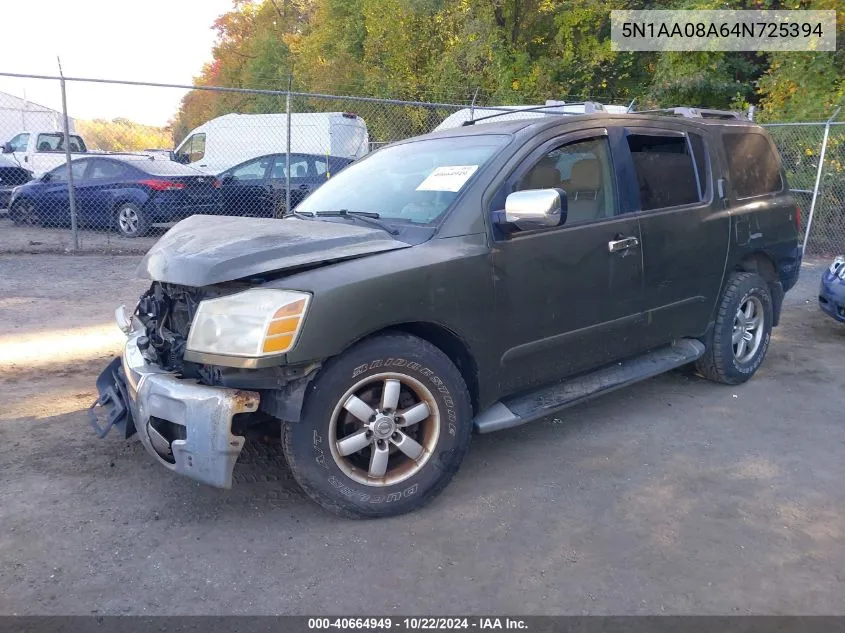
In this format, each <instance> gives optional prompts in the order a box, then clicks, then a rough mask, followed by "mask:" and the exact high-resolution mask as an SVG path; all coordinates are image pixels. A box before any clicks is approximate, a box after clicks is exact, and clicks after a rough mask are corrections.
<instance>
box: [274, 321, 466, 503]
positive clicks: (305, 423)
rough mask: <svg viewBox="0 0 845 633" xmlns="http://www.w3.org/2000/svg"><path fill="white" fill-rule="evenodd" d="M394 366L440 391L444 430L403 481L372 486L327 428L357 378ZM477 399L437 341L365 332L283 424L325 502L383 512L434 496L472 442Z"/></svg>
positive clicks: (299, 476)
mask: <svg viewBox="0 0 845 633" xmlns="http://www.w3.org/2000/svg"><path fill="white" fill-rule="evenodd" d="M385 371H389V372H392V373H397V374H404V375H408V376H410V377H412V378H415V379H416V380H418V381H421V382H423V383H424V384H425V385H426V386H427V388H428V389H429V390H430V391H431V392H432V394H433V395H434V397H435V400H436V403H437V406H438V409H439V414H440V434H439V437H438V439H437V444H436V445H435V448H434V451H433V454H432V455H431V457H430V458H429V459H428V461H427V462H426V463H425V465H424V466H422V468H421V469H420V470H419V471H418V472H417V473H415V474H414V475H412V476H411V477H409V478H408V479H406V480H404V481H400V482H398V483H396V484H395V485H389V486H384V487H375V486H368V485H366V484H363V483H360V482H357V481H355V480H353V479H351V478H350V477H349V476H348V475H346V474H345V473H344V472H343V471H342V470H341V468H340V467H339V466H338V465H337V464H336V463H335V460H334V458H333V457H332V455H331V451H330V448H329V442H330V441H334V439H333V438H330V437H329V436H328V431H329V425H330V419H331V415H332V411H333V410H334V408H335V406H336V405H337V404H338V401H339V399H340V398H341V397H342V396H343V394H344V393H345V392H346V390H347V389H349V388H350V387H351V386H352V385H354V384H355V383H356V382H358V381H360V380H362V379H363V378H366V377H367V376H369V375H376V374H379V373H383V372H385ZM471 433H472V405H471V403H470V397H469V393H468V392H467V388H466V384H465V383H464V380H463V377H462V376H461V374H460V372H459V371H458V369H457V368H456V367H455V365H454V364H452V362H451V361H450V360H449V358H448V357H447V356H446V355H445V354H444V353H443V352H442V351H441V350H440V349H438V348H437V347H435V346H434V345H432V344H431V343H428V342H427V341H424V340H422V339H419V338H417V337H415V336H411V335H409V334H404V333H391V334H385V335H381V336H378V337H374V338H370V339H366V340H364V341H362V342H360V343H358V344H357V345H355V346H354V347H352V348H350V349H349V350H347V351H346V352H344V353H343V354H341V355H340V356H338V357H337V358H334V359H332V360H331V361H329V362H328V363H326V365H325V366H324V367H323V368H322V369H321V370H320V373H319V375H318V376H317V377H316V378H315V379H314V381H313V382H312V383H311V384H310V385H309V387H308V392H307V393H306V396H305V402H304V405H303V412H302V418H301V420H300V422H296V423H289V424H285V425H284V428H283V430H282V446H283V448H284V452H285V457H286V459H287V461H288V465H289V466H290V469H291V472H292V473H293V476H294V477H295V478H296V480H297V482H298V483H299V485H300V486H301V487H302V489H303V490H304V491H305V492H306V494H308V496H310V497H311V498H312V499H313V500H314V501H316V502H317V503H318V504H320V505H321V506H323V508H325V509H326V510H329V511H330V512H333V513H335V514H338V515H341V516H345V517H350V518H367V517H373V518H375V517H386V516H393V515H397V514H404V513H406V512H410V511H412V510H416V509H418V508H420V507H422V506H423V505H425V504H426V503H428V502H429V501H431V500H432V499H433V498H434V497H435V496H437V495H438V494H439V493H440V492H441V491H442V490H443V488H445V487H446V485H447V484H448V483H449V481H450V480H451V479H452V477H453V476H454V474H455V473H456V472H457V470H458V468H459V466H460V464H461V461H462V460H463V458H464V455H465V454H466V452H467V449H468V448H469V442H470V437H471Z"/></svg>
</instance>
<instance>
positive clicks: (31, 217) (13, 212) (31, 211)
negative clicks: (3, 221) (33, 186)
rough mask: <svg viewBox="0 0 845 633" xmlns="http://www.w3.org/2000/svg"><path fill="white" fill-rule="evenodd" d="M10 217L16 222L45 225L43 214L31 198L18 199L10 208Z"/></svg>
mask: <svg viewBox="0 0 845 633" xmlns="http://www.w3.org/2000/svg"><path fill="white" fill-rule="evenodd" d="M9 218H10V219H11V220H12V222H13V223H14V224H25V225H28V226H43V225H44V222H43V219H42V218H41V215H40V214H39V213H38V211H37V210H36V208H35V204H34V203H33V202H31V201H30V200H17V201H16V202H15V204H13V205H12V208H11V209H9Z"/></svg>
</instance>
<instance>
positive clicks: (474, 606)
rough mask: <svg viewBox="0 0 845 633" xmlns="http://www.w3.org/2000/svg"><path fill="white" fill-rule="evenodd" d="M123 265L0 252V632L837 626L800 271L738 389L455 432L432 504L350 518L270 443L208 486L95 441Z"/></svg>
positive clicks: (839, 447)
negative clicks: (239, 621)
mask: <svg viewBox="0 0 845 633" xmlns="http://www.w3.org/2000/svg"><path fill="white" fill-rule="evenodd" d="M137 261H138V258H137V257H99V256H87V257H66V256H59V255H40V256H26V255H21V256H14V257H13V256H0V270H2V273H3V274H2V275H0V403H2V406H0V465H2V475H1V476H0V481H2V485H1V486H0V613H2V614H13V613H16V614H48V613H49V614H69V613H73V614H91V613H97V614H230V613H237V614H243V613H262V614H264V613H272V614H282V613H284V614H314V613H334V614H342V615H350V614H361V615H368V614H369V615H372V614H402V613H428V614H435V613H436V614H443V613H452V614H454V613H491V612H495V613H521V614H562V613H566V614H598V613H602V614H611V613H612V614H634V613H641V614H662V613H684V614H689V613H697V614H704V613H706V614H737V613H742V614H744V613H769V614H785V613H791V614H822V613H824V614H843V613H845V572H843V569H845V548H843V544H845V486H843V485H842V481H843V478H845V462H843V459H842V455H843V451H844V450H845V428H843V418H842V412H843V410H845V390H843V389H842V387H843V382H845V381H843V376H845V354H843V353H842V350H843V345H845V326H841V325H839V324H837V323H835V322H833V321H832V320H830V319H828V318H827V317H825V316H823V315H822V314H821V313H820V312H819V311H818V309H817V306H816V301H815V295H816V289H817V282H818V278H819V272H820V267H819V266H818V265H815V266H814V265H808V266H805V269H804V271H803V273H802V279H801V282H800V284H799V286H798V288H797V289H795V290H793V291H792V292H791V293H790V294H789V295H788V296H787V305H786V308H785V312H784V315H783V322H782V325H781V327H779V328H778V329H777V330H776V331H775V335H774V340H773V342H772V345H771V348H770V351H769V356H768V358H767V360H766V362H765V363H764V365H763V367H762V369H761V370H760V372H759V373H758V374H757V376H756V377H755V378H754V379H753V380H752V381H751V382H749V383H748V384H746V385H743V386H740V387H724V386H718V385H714V384H711V383H708V382H705V381H703V380H701V379H698V378H696V377H693V376H691V375H690V374H689V372H682V371H679V372H673V373H670V374H668V375H664V376H661V377H658V378H656V379H652V380H649V381H647V382H644V383H641V384H639V385H636V386H633V387H630V388H627V389H624V390H621V391H619V392H616V393H614V394H611V395H608V396H605V397H603V398H600V399H596V400H594V401H592V402H590V403H588V404H585V405H583V406H579V407H576V408H573V409H570V410H568V411H567V412H566V413H565V415H563V416H561V417H560V418H556V419H547V420H544V421H541V422H537V423H535V424H532V425H528V426H525V427H521V428H517V429H511V430H508V431H503V432H501V433H498V434H493V435H486V436H476V437H475V438H473V446H472V448H471V449H470V453H469V456H468V458H467V460H466V462H465V465H464V467H463V468H462V470H461V471H460V473H459V474H458V476H457V477H456V478H455V480H454V481H453V483H452V484H451V485H450V486H449V488H447V490H446V491H445V492H444V493H443V494H442V495H441V496H440V497H439V498H438V499H437V500H436V501H435V502H434V503H433V504H431V505H429V506H428V507H426V508H425V509H423V510H421V511H419V512H417V513H415V514H412V515H407V516H403V517H398V518H394V519H387V520H380V521H347V520H342V519H338V518H335V517H334V516H332V515H329V514H327V513H325V512H323V511H322V510H320V509H319V508H318V507H317V506H316V505H314V504H313V503H311V502H310V501H308V500H307V499H306V498H304V497H303V495H302V493H301V492H300V491H299V490H298V489H297V487H296V485H295V484H294V482H293V481H292V479H291V477H290V474H289V472H288V471H287V469H286V467H285V466H284V464H283V460H282V459H281V458H280V455H279V451H278V446H276V445H270V446H260V445H256V444H251V445H250V447H249V448H250V450H249V451H248V452H247V454H246V455H245V456H244V459H243V463H239V465H238V467H237V476H238V479H239V480H240V483H239V484H238V485H237V486H236V487H235V488H234V489H232V490H230V491H221V490H216V489H212V488H209V487H205V486H202V485H200V484H195V483H192V482H191V481H189V480H187V479H183V478H179V477H177V476H175V475H172V474H171V473H169V472H168V471H166V470H165V469H163V468H160V467H159V466H157V465H156V464H154V463H153V461H152V459H151V458H149V457H148V456H147V455H146V454H145V453H144V451H143V449H142V447H141V445H140V444H139V443H138V442H137V441H135V440H129V441H123V440H120V439H117V438H116V437H109V438H107V439H106V440H99V439H97V438H96V437H95V435H94V434H93V433H92V432H91V429H90V427H89V426H88V423H87V419H86V415H85V408H86V407H87V405H88V404H89V403H90V402H91V401H92V400H93V399H94V397H95V395H94V389H93V384H94V378H95V376H96V374H97V373H98V371H99V370H100V368H101V367H102V366H103V365H104V364H105V362H106V359H107V358H108V357H109V355H110V354H111V353H112V352H113V351H114V350H115V349H116V347H117V345H118V344H119V341H120V337H119V336H118V335H117V333H116V330H115V329H114V328H113V326H112V325H111V324H110V321H111V317H110V315H111V313H112V309H113V307H114V306H115V305H116V304H118V303H120V302H121V301H126V302H129V301H132V300H133V299H134V298H136V297H137V295H138V294H139V292H140V291H141V290H142V289H143V287H144V286H145V284H143V283H138V282H130V281H127V280H129V279H130V278H131V276H132V271H133V269H134V266H135V265H136V263H137Z"/></svg>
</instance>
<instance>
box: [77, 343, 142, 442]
mask: <svg viewBox="0 0 845 633" xmlns="http://www.w3.org/2000/svg"><path fill="white" fill-rule="evenodd" d="M97 393H99V397H98V398H97V400H96V401H95V402H94V404H92V405H91V407H90V409H89V410H88V418H89V422H90V423H91V427H92V428H93V429H94V432H95V433H96V434H97V435H98V436H99V437H100V438H104V437H105V436H106V435H107V434H108V432H109V431H110V430H111V429H112V427H116V428H117V430H118V431H120V433H121V436H122V437H123V438H124V439H125V438H129V437H132V436H133V435H134V434H135V424H134V422H133V420H132V411H131V410H130V409H129V395H128V394H127V392H126V383H125V382H124V378H123V368H122V367H121V361H120V358H115V359H114V360H113V361H112V362H111V363H109V365H108V367H106V368H105V369H104V370H103V371H102V373H101V374H100V375H99V376H98V377H97ZM100 409H102V410H103V411H104V412H105V421H104V422H103V423H101V422H100V416H99V415H98V411H99V410H100Z"/></svg>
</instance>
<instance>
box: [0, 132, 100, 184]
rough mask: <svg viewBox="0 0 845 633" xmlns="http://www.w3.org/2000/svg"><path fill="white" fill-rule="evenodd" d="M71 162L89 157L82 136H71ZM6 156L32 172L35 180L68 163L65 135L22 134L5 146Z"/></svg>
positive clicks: (48, 133) (59, 133)
mask: <svg viewBox="0 0 845 633" xmlns="http://www.w3.org/2000/svg"><path fill="white" fill-rule="evenodd" d="M70 151H71V156H70V157H71V160H72V159H74V158H81V157H82V156H88V148H87V147H86V145H85V141H83V140H82V137H81V136H78V135H76V134H71V135H70ZM3 154H4V156H5V157H6V158H7V159H9V160H10V161H12V162H13V163H16V164H17V165H18V166H20V167H23V168H24V169H27V170H29V171H31V172H32V174H33V176H34V177H35V178H39V177H40V176H41V175H42V174H44V173H46V172H48V171H50V170H51V169H53V168H54V167H58V166H59V165H63V164H64V163H65V161H67V155H66V154H65V143H64V134H63V133H61V132H21V133H20V134H16V135H15V136H13V137H12V139H11V140H10V141H9V142H8V143H4V144H3Z"/></svg>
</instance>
